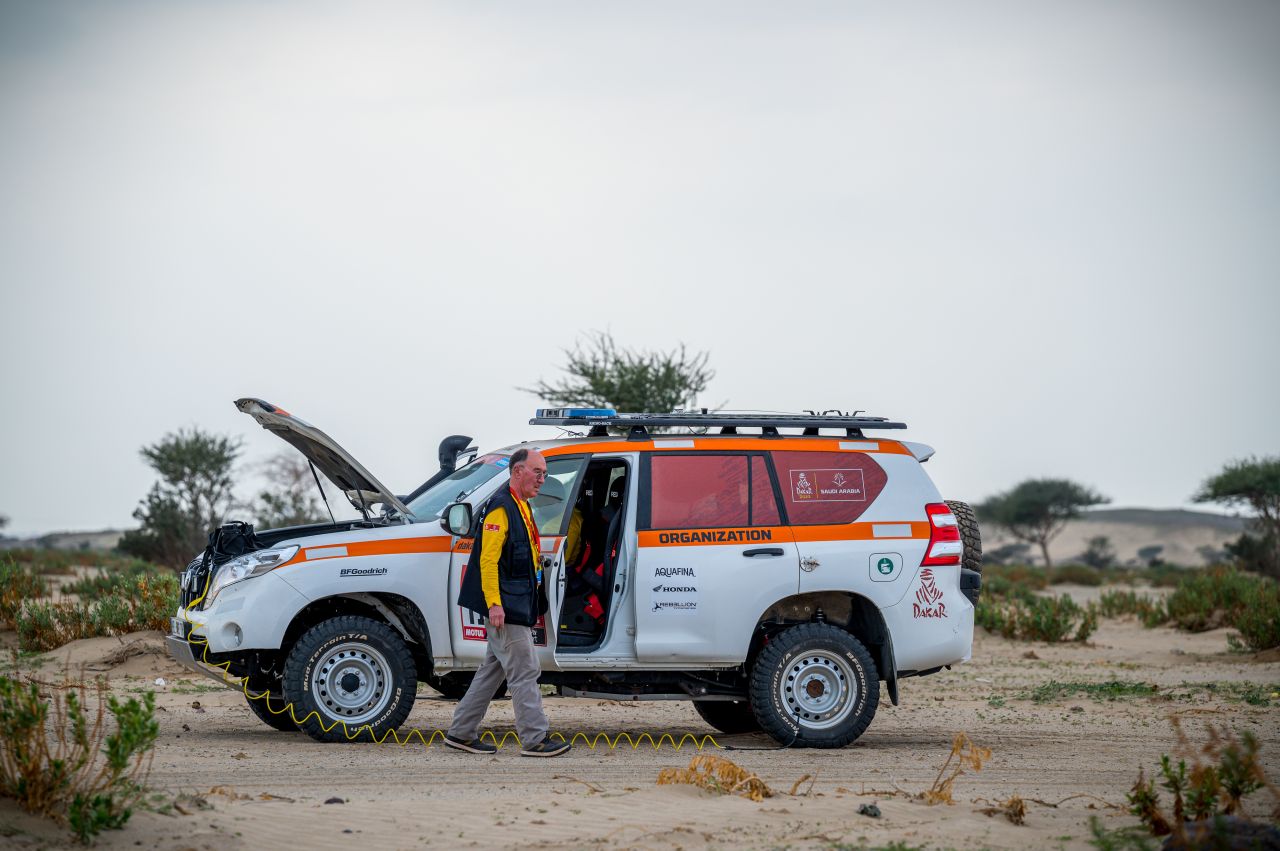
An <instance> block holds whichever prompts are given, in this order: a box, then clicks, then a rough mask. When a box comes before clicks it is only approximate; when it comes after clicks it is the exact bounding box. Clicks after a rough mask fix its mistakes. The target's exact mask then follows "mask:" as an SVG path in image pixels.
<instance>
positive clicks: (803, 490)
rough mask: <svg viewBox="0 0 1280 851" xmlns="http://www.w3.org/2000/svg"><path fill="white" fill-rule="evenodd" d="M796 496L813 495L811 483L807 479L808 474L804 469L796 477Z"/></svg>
mask: <svg viewBox="0 0 1280 851" xmlns="http://www.w3.org/2000/svg"><path fill="white" fill-rule="evenodd" d="M796 496H813V484H812V483H811V482H810V481H809V474H808V473H805V472H804V471H801V472H800V478H798V479H796Z"/></svg>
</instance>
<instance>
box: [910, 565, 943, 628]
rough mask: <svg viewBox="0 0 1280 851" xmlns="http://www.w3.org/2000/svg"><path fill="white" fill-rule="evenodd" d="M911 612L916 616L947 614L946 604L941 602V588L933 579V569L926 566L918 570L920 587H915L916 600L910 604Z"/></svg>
mask: <svg viewBox="0 0 1280 851" xmlns="http://www.w3.org/2000/svg"><path fill="white" fill-rule="evenodd" d="M911 613H912V614H913V615H915V616H916V617H918V618H945V617H946V616H947V606H946V604H945V603H943V602H942V590H941V589H940V588H938V586H937V584H936V583H935V582H934V581H933V571H932V570H930V569H929V568H927V567H926V568H925V569H924V570H922V571H920V587H919V588H917V589H916V601H915V602H914V603H912V604H911Z"/></svg>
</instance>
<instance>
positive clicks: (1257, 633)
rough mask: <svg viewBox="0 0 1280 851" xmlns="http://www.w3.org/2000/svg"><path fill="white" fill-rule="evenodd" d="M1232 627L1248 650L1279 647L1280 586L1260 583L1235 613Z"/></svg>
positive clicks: (1272, 583)
mask: <svg viewBox="0 0 1280 851" xmlns="http://www.w3.org/2000/svg"><path fill="white" fill-rule="evenodd" d="M1231 625H1232V626H1234V627H1235V628H1236V629H1238V630H1239V631H1240V637H1241V638H1242V639H1244V644H1245V646H1246V647H1248V648H1249V649H1250V650H1269V649H1270V648H1272V647H1280V586H1278V585H1276V584H1275V583H1274V582H1266V583H1262V584H1261V586H1260V587H1259V588H1258V590H1257V593H1256V594H1254V595H1253V596H1252V597H1250V598H1249V599H1248V600H1247V601H1246V602H1245V604H1244V606H1243V607H1241V609H1240V610H1239V611H1238V612H1237V613H1236V615H1235V618H1234V620H1233V621H1232V624H1231Z"/></svg>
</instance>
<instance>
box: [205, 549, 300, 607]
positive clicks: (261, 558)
mask: <svg viewBox="0 0 1280 851" xmlns="http://www.w3.org/2000/svg"><path fill="white" fill-rule="evenodd" d="M297 552H298V547H297V545H294V546H291V547H280V548H279V549H274V550H258V551H257V552H253V553H249V554H248V555H242V556H240V557H239V558H234V559H232V560H231V561H229V562H227V563H226V564H224V565H222V566H221V567H219V568H218V571H217V573H215V574H214V575H213V583H212V584H211V585H210V586H209V596H208V597H207V598H206V599H205V607H206V608H207V607H208V606H209V604H210V603H212V602H213V601H214V600H216V599H217V598H218V592H220V591H221V590H222V589H223V588H226V587H227V586H228V585H234V584H236V583H237V582H243V581H244V580H246V579H250V578H252V577H254V576H261V575H262V574H264V573H266V572H267V571H269V570H273V569H275V568H277V567H279V566H280V565H282V564H284V563H285V562H287V561H288V560H289V559H291V558H293V556H294V554H295V553H297Z"/></svg>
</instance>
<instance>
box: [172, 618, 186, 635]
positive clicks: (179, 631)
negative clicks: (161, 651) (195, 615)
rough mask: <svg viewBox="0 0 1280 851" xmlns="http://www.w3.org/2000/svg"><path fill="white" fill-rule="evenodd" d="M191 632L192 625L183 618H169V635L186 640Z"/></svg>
mask: <svg viewBox="0 0 1280 851" xmlns="http://www.w3.org/2000/svg"><path fill="white" fill-rule="evenodd" d="M190 632H191V624H190V623H189V622H188V621H185V620H183V619H182V618H169V634H170V635H174V636H177V637H178V638H186V637H187V635H188V633H190Z"/></svg>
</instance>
